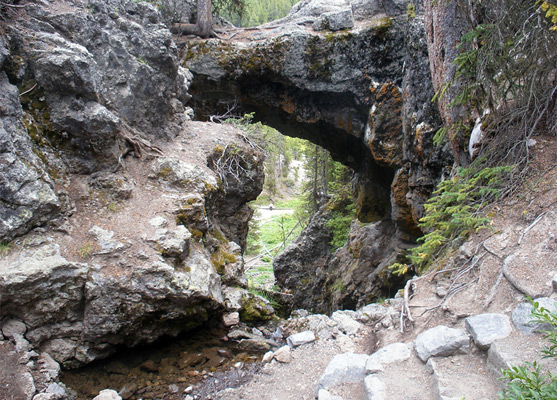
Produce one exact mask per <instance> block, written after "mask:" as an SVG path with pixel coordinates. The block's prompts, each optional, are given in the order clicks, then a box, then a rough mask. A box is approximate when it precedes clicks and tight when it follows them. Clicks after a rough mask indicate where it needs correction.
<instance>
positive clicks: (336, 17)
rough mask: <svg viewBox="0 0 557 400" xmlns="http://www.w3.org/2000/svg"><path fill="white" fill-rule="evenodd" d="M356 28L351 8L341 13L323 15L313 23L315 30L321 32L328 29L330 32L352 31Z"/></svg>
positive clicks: (333, 12) (334, 12)
mask: <svg viewBox="0 0 557 400" xmlns="http://www.w3.org/2000/svg"><path fill="white" fill-rule="evenodd" d="M353 26H354V16H353V15H352V9H351V8H349V7H346V8H343V9H341V10H339V11H332V12H327V13H323V14H321V16H320V17H319V18H318V19H317V20H316V21H315V22H314V23H313V29H315V30H317V31H320V30H324V29H328V30H330V31H340V30H343V29H350V28H352V27H353Z"/></svg>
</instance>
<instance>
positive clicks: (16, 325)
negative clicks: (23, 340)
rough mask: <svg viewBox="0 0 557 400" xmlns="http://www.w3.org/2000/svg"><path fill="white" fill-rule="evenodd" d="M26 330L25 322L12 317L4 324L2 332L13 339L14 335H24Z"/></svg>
mask: <svg viewBox="0 0 557 400" xmlns="http://www.w3.org/2000/svg"><path fill="white" fill-rule="evenodd" d="M26 331H27V327H26V326H25V324H24V323H23V322H21V321H18V320H15V319H10V320H9V321H7V322H6V323H5V324H4V325H3V326H2V333H3V334H4V336H5V337H7V338H8V339H13V338H14V335H23V334H24V333H25V332H26Z"/></svg>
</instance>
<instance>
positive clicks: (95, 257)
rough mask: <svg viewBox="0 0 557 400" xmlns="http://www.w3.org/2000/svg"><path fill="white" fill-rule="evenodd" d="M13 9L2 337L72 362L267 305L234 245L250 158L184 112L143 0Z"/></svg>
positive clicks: (0, 234)
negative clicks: (249, 283)
mask: <svg viewBox="0 0 557 400" xmlns="http://www.w3.org/2000/svg"><path fill="white" fill-rule="evenodd" d="M14 13H16V14H17V15H12V14H10V15H11V16H12V17H13V18H11V19H10V18H8V17H7V16H6V21H4V22H3V24H2V27H1V29H3V32H2V35H0V68H1V70H0V221H1V222H0V242H1V243H2V248H1V253H2V257H1V258H0V328H5V331H6V332H12V329H11V327H12V326H17V327H20V328H21V329H18V333H17V335H16V336H13V335H12V336H13V337H12V336H9V337H7V338H8V339H10V340H12V341H13V342H14V344H15V346H16V348H17V349H16V350H17V351H19V352H29V351H30V350H36V351H39V352H41V354H50V355H51V356H52V358H53V359H54V360H55V361H52V362H53V363H54V364H56V362H59V363H60V364H62V365H63V366H66V367H75V366H80V365H83V364H86V363H89V362H91V361H93V360H96V359H99V358H103V357H106V356H108V355H109V354H111V353H112V352H113V351H114V350H115V349H116V347H117V346H119V345H127V346H134V345H137V344H139V343H146V342H152V341H154V340H157V339H158V338H159V337H161V336H163V335H176V334H178V333H180V332H184V331H187V330H189V329H192V328H195V327H198V326H200V325H202V324H205V323H207V322H212V321H218V320H219V318H220V316H221V315H222V313H223V312H225V311H232V312H241V315H243V316H245V318H251V319H253V318H269V313H270V312H272V308H271V307H269V306H268V305H267V304H264V303H263V305H261V304H262V302H263V300H262V299H260V298H255V297H254V296H253V295H251V294H250V293H249V292H247V290H246V289H245V286H246V278H245V275H244V264H243V258H242V252H243V248H244V247H245V240H246V235H247V225H248V221H249V219H250V218H251V214H252V211H251V210H250V209H249V208H248V206H247V205H246V203H247V202H248V201H250V200H253V199H255V198H256V197H257V195H258V194H259V193H260V191H261V189H262V186H263V179H264V175H263V159H264V157H263V155H262V154H260V153H259V152H258V151H256V150H254V149H253V148H251V147H250V146H249V145H248V144H246V143H245V142H244V141H243V140H242V137H241V136H240V135H238V132H237V131H236V129H235V128H233V127H231V126H227V125H216V124H208V123H196V122H191V121H190V120H189V119H190V118H189V114H191V113H189V111H188V109H187V108H186V103H187V101H188V100H189V99H190V95H189V94H188V92H187V90H188V86H189V81H190V79H191V74H190V73H189V71H187V70H186V69H184V68H183V67H181V66H179V63H178V57H177V51H176V47H175V45H174V42H173V41H172V37H171V35H170V32H169V31H168V29H167V28H166V27H165V25H163V24H162V23H161V22H160V15H159V11H158V10H157V8H156V7H154V6H153V5H152V4H150V3H148V2H135V1H116V0H109V1H90V2H87V4H85V2H81V1H59V2H43V1H36V2H34V1H30V2H27V3H26V4H25V7H24V8H17V9H15V11H14ZM3 17H4V16H3ZM16 17H17V18H16ZM234 166H241V168H236V169H235V168H234ZM250 312H251V314H250ZM253 313H257V315H256V316H254V315H252V314H253ZM2 339H3V337H2V336H0V340H2ZM29 354H31V356H29V357H35V356H33V355H32V354H35V355H36V354H37V353H32V352H30V353H29ZM0 356H1V355H0ZM45 357H46V355H45ZM56 379H57V378H56ZM31 382H32V381H31ZM47 383H48V382H47V381H45V382H42V383H41V382H39V381H35V386H36V387H34V388H33V391H37V392H43V391H44V390H46V386H45V385H47Z"/></svg>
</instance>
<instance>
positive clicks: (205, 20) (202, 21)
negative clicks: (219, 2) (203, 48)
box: [197, 0, 213, 38]
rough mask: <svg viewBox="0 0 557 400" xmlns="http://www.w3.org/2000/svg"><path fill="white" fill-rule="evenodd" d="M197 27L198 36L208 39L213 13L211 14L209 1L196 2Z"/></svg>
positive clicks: (211, 27)
mask: <svg viewBox="0 0 557 400" xmlns="http://www.w3.org/2000/svg"><path fill="white" fill-rule="evenodd" d="M197 27H198V28H199V36H201V37H202V38H208V37H209V35H211V31H212V29H213V13H212V12H211V0H197Z"/></svg>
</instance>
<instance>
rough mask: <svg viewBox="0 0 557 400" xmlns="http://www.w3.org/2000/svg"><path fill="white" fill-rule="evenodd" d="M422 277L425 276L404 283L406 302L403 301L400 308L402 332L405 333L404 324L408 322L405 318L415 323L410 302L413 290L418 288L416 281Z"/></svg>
mask: <svg viewBox="0 0 557 400" xmlns="http://www.w3.org/2000/svg"><path fill="white" fill-rule="evenodd" d="M422 278H423V276H420V277H419V278H412V279H410V280H409V281H408V282H406V285H404V302H403V303H402V307H401V309H400V332H401V333H404V326H405V324H406V321H405V318H406V320H407V321H408V322H409V323H410V324H413V323H414V318H413V317H412V313H411V312H410V304H409V303H410V300H411V298H412V296H413V293H412V294H411V292H412V291H413V290H415V288H416V282H418V281H419V280H420V279H422Z"/></svg>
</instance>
